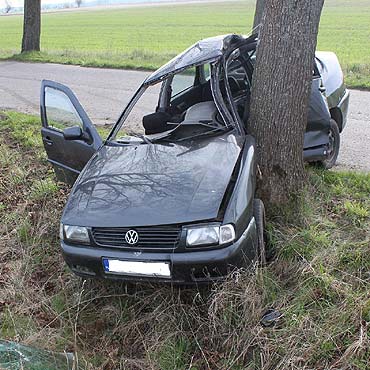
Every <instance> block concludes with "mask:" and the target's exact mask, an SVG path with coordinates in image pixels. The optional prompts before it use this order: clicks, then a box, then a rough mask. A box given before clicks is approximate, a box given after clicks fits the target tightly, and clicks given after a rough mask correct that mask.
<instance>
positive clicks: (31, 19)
mask: <svg viewBox="0 0 370 370" xmlns="http://www.w3.org/2000/svg"><path fill="white" fill-rule="evenodd" d="M40 32H41V0H24V17H23V38H22V53H23V52H26V51H40Z"/></svg>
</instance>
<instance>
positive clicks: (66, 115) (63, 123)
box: [45, 87, 83, 131]
mask: <svg viewBox="0 0 370 370" xmlns="http://www.w3.org/2000/svg"><path fill="white" fill-rule="evenodd" d="M45 110H46V117H47V125H48V127H50V128H53V129H56V130H58V131H63V130H64V129H66V128H67V127H72V126H79V127H81V128H83V123H82V119H81V117H80V115H79V114H78V113H77V111H76V108H75V107H74V106H73V104H72V102H71V100H70V98H69V97H68V96H67V95H66V94H65V93H64V92H63V91H60V90H57V89H54V88H52V87H46V88H45Z"/></svg>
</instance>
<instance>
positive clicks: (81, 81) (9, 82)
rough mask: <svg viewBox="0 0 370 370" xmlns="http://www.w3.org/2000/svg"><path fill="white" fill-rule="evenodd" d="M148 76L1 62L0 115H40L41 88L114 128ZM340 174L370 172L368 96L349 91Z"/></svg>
mask: <svg viewBox="0 0 370 370" xmlns="http://www.w3.org/2000/svg"><path fill="white" fill-rule="evenodd" d="M147 75H148V72H140V71H126V70H114V69H99V68H84V67H78V66H68V65H59V64H38V63H20V62H13V61H5V62H0V109H11V110H16V111H20V112H25V113H32V114H38V113H39V96H40V82H41V80H42V79H49V80H54V81H58V82H61V83H63V84H65V85H68V86H69V87H70V88H71V89H72V90H73V91H74V92H75V94H76V95H77V97H78V98H79V100H80V102H81V104H82V106H83V107H84V108H85V110H86V112H87V113H88V115H89V116H90V118H91V120H92V121H93V122H94V123H95V124H104V123H113V122H115V120H116V119H117V118H118V116H119V114H120V113H121V111H122V110H123V108H124V107H125V105H126V104H127V103H128V101H129V99H130V98H131V96H132V94H133V93H134V91H135V90H136V89H137V87H138V86H139V85H140V83H141V82H142V81H143V80H144V78H145V77H146V76H147ZM350 99H351V100H350V112H349V117H348V123H347V126H346V128H345V130H344V132H343V133H342V135H341V140H342V142H341V150H340V155H339V158H338V165H337V166H336V168H338V169H347V170H360V171H366V172H370V92H367V91H356V90H352V91H351V98H350Z"/></svg>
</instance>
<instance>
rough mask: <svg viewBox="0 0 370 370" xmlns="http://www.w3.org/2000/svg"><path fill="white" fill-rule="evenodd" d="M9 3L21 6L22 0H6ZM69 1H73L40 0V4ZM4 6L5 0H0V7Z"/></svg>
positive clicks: (67, 1) (68, 0)
mask: <svg viewBox="0 0 370 370" xmlns="http://www.w3.org/2000/svg"><path fill="white" fill-rule="evenodd" d="M8 2H9V4H10V5H12V6H23V3H24V0H8ZM64 2H66V3H69V2H73V0H66V1H63V0H41V4H60V3H64ZM4 7H5V0H0V8H4Z"/></svg>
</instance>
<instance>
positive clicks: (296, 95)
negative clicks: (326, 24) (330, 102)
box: [249, 0, 324, 205]
mask: <svg viewBox="0 0 370 370" xmlns="http://www.w3.org/2000/svg"><path fill="white" fill-rule="evenodd" d="M323 3H324V0H310V1H307V0H266V1H265V10H264V17H263V22H262V27H261V29H260V33H259V35H260V40H259V45H258V48H257V59H256V69H255V71H254V74H253V88H252V97H251V112H250V119H249V126H250V132H251V134H253V135H254V136H255V138H256V142H257V152H258V161H259V166H260V170H261V175H262V176H261V179H260V180H259V183H258V189H259V190H258V191H259V196H260V197H261V198H262V199H263V200H264V201H265V203H267V204H270V205H271V204H272V205H280V204H283V203H286V202H287V201H288V200H289V197H290V196H292V195H294V194H297V193H299V192H300V190H302V186H303V183H304V165H303V136H304V131H305V127H306V123H307V106H308V101H309V94H310V90H311V80H312V71H313V64H314V53H315V49H316V43H317V33H318V26H319V21H320V15H321V10H322V6H323Z"/></svg>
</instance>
